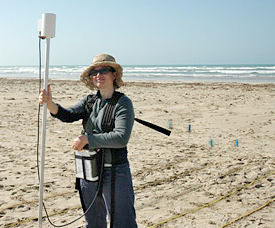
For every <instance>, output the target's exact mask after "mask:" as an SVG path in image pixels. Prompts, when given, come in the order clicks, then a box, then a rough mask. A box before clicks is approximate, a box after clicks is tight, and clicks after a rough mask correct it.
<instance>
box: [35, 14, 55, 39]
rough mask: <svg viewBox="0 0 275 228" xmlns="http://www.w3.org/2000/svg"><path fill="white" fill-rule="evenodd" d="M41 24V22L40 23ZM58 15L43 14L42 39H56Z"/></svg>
mask: <svg viewBox="0 0 275 228" xmlns="http://www.w3.org/2000/svg"><path fill="white" fill-rule="evenodd" d="M38 23H39V22H38ZM55 23H56V15H55V14H52V13H43V14H42V22H41V37H44V38H54V37H55Z"/></svg>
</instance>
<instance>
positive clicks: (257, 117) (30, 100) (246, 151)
mask: <svg viewBox="0 0 275 228" xmlns="http://www.w3.org/2000/svg"><path fill="white" fill-rule="evenodd" d="M50 84H51V85H52V87H51V88H52V92H53V97H54V100H55V101H56V102H58V103H60V104H62V105H63V106H65V107H68V106H70V105H72V104H74V103H76V102H77V101H78V100H79V99H81V98H82V97H83V96H84V95H86V94H87V93H89V92H90V91H89V90H88V89H86V88H85V87H84V86H83V85H82V83H81V82H78V81H64V80H63V81H62V80H59V81H58V80H51V81H50ZM120 91H122V92H124V93H126V94H127V95H128V96H129V97H130V98H131V99H132V101H133V104H134V107H135V114H136V117H138V118H141V119H143V120H146V121H149V122H152V123H155V124H157V125H160V126H162V127H165V128H167V127H168V122H169V123H170V124H169V125H170V128H171V129H170V130H171V131H172V133H171V135H170V136H169V137H168V136H165V135H163V134H160V133H158V132H156V131H153V130H151V129H149V128H147V127H144V126H142V125H141V124H139V123H137V122H136V123H135V125H134V129H133V132H132V137H131V140H130V142H129V145H128V148H129V160H130V164H131V170H132V175H133V183H134V189H135V197H136V211H137V221H138V224H139V227H150V226H153V227H204V228H206V227H222V226H224V225H226V224H228V223H230V222H231V221H233V220H234V219H237V218H240V219H239V220H238V221H235V222H234V223H232V224H231V225H229V226H228V227H275V221H274V220H275V219H274V218H275V202H274V199H275V160H274V158H275V153H274V147H275V126H274V125H275V84H242V83H212V82H211V83H190V82H189V83H185V82H126V86H125V87H123V88H122V89H121V90H120ZM37 97H38V81H37V80H31V79H4V78H0V107H1V112H0V115H1V118H0V135H1V140H0V153H1V162H0V226H1V227H37V226H38V222H37V217H38V199H39V190H38V189H39V183H38V177H37V176H38V174H37V153H36V142H37V131H38V130H37V125H38V121H37V119H38V117H37V112H38V102H37V100H38V99H37ZM40 119H41V116H40ZM189 125H190V128H191V131H190V132H188V128H189ZM80 131H81V122H80V121H79V122H75V123H71V124H64V123H61V122H60V121H58V120H56V119H53V118H52V117H50V115H49V113H48V117H47V135H46V161H45V188H44V201H45V205H46V207H47V210H48V213H49V214H50V215H51V220H52V222H53V223H55V224H56V225H62V224H65V223H67V222H70V221H72V220H74V219H76V218H77V217H78V216H81V215H82V209H81V206H80V202H79V197H78V193H77V192H76V191H75V190H74V181H75V173H74V172H75V167H74V166H75V164H74V153H73V151H72V150H71V142H72V140H73V139H74V138H75V137H76V136H78V135H79V133H80ZM210 140H212V146H211V145H210ZM236 140H238V146H237V145H236ZM39 151H40V152H41V149H40V150H39ZM39 159H40V154H39ZM265 204H267V205H265ZM261 206H262V208H261V209H259V208H260V207H261ZM251 212H254V213H252V214H249V213H251ZM246 214H247V215H246ZM83 223H84V219H83V218H82V219H80V220H79V221H77V222H76V223H74V224H73V225H70V226H68V227H77V226H78V225H81V224H83ZM158 224H159V225H158ZM43 227H52V226H51V225H50V223H49V222H48V221H47V220H45V221H43Z"/></svg>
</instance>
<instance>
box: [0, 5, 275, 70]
mask: <svg viewBox="0 0 275 228" xmlns="http://www.w3.org/2000/svg"><path fill="white" fill-rule="evenodd" d="M0 3H1V4H0V6H1V7H0V35H1V36H0V66H17V65H22V66H25V65H27V66H33V65H34V66H35V65H38V63H39V60H38V53H39V52H38V43H39V38H38V31H37V28H38V19H41V18H42V13H54V14H56V37H55V38H52V39H51V40H50V65H89V64H90V63H91V62H92V59H93V56H95V55H96V54H99V53H107V54H111V55H113V56H114V57H115V58H116V60H117V62H119V63H120V64H121V65H168V64H175V65H178V64H180V65H195V64H275V13H274V12H275V1H274V0H116V1H114V0H104V1H98V0H47V1H41V0H24V1H22V0H9V1H7V0H0ZM42 55H43V58H44V56H45V40H42Z"/></svg>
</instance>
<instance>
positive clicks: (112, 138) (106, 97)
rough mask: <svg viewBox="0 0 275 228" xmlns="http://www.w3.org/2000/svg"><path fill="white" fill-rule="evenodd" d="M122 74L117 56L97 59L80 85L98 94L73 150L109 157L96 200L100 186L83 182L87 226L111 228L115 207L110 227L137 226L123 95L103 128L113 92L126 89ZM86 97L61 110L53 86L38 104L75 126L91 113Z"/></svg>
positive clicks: (130, 118)
mask: <svg viewBox="0 0 275 228" xmlns="http://www.w3.org/2000/svg"><path fill="white" fill-rule="evenodd" d="M122 71H123V69H122V67H121V66H120V65H119V64H118V63H116V61H115V59H114V57H112V56H110V55H107V54H100V55H97V56H95V57H94V59H93V62H92V64H91V65H90V66H89V67H88V68H87V69H86V70H84V71H83V73H82V74H81V75H80V80H81V81H82V82H84V84H85V85H86V86H87V87H88V88H90V89H92V90H94V89H97V90H98V91H97V94H96V99H95V101H94V102H93V105H92V112H91V114H88V120H87V122H86V124H85V129H84V131H85V132H84V134H82V135H81V136H79V137H77V138H76V139H74V140H73V143H72V148H73V149H74V150H78V151H80V150H82V149H85V148H87V149H88V150H89V151H97V152H98V153H99V154H100V153H102V151H104V154H105V156H104V157H105V158H104V160H105V162H104V163H105V165H104V167H105V168H104V172H103V177H104V178H103V185H102V189H101V191H100V192H99V194H98V195H97V191H98V190H99V186H98V185H99V182H93V181H87V180H85V179H80V188H79V190H80V193H81V194H80V195H81V203H82V207H83V209H84V211H86V210H87V209H89V210H88V211H87V212H86V214H85V219H86V226H87V227H96V228H101V227H107V222H106V215H107V214H110V212H111V206H113V207H114V209H113V210H112V212H114V213H112V215H113V216H111V218H112V219H111V224H112V225H113V226H114V227H116V228H123V227H125V228H132V227H137V223H136V215H135V209H134V192H133V186H132V177H131V173H130V168H129V162H128V158H127V147H126V146H127V143H128V141H129V138H130V135H131V131H132V127H133V123H134V109H133V105H132V102H131V100H130V99H129V98H128V97H127V96H125V95H123V94H120V96H121V97H120V98H119V100H118V101H117V103H116V104H115V106H114V114H113V119H114V120H113V121H114V122H113V126H112V128H111V129H109V130H106V129H105V127H104V126H103V125H104V124H103V123H102V121H103V118H104V113H105V111H106V107H107V106H108V104H109V103H110V101H111V100H112V99H113V97H114V96H115V95H116V94H117V92H115V89H116V88H119V87H120V86H122V85H123V81H122ZM87 97H88V96H86V97H84V98H83V99H82V100H80V101H79V102H78V103H77V104H76V105H74V106H72V107H70V108H63V107H62V106H60V105H59V104H56V103H54V102H53V101H52V95H51V90H50V87H49V88H48V93H46V91H45V90H42V91H41V93H40V96H39V102H40V104H43V103H47V107H48V109H49V111H50V112H51V115H52V116H54V117H56V118H58V119H60V120H61V121H64V122H73V121H76V120H79V119H81V118H82V119H84V116H85V113H86V114H87V110H86V109H87V108H86V107H87ZM110 167H112V168H110ZM114 177H115V178H114ZM112 194H113V197H111V196H112ZM96 195H97V197H96V198H95V196H96ZM93 200H94V202H93Z"/></svg>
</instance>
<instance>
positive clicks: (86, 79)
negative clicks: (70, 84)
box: [80, 54, 123, 90]
mask: <svg viewBox="0 0 275 228" xmlns="http://www.w3.org/2000/svg"><path fill="white" fill-rule="evenodd" d="M98 66H109V67H113V68H114V69H115V71H116V78H115V81H114V86H115V88H119V87H121V86H122V85H123V81H122V71H123V68H122V67H121V66H120V65H119V64H118V63H116V60H115V58H114V57H113V56H111V55H107V54H99V55H96V56H95V57H94V59H93V62H92V64H91V65H90V66H88V67H87V68H86V70H84V71H83V72H82V74H81V75H80V80H81V81H82V82H83V83H84V84H85V85H86V86H87V87H88V88H90V89H91V90H93V89H95V86H94V84H93V79H92V78H91V77H90V76H89V75H90V71H91V70H92V69H93V68H95V67H98Z"/></svg>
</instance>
